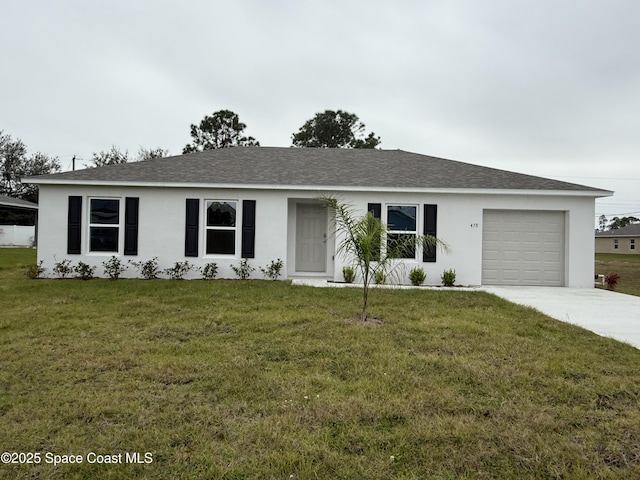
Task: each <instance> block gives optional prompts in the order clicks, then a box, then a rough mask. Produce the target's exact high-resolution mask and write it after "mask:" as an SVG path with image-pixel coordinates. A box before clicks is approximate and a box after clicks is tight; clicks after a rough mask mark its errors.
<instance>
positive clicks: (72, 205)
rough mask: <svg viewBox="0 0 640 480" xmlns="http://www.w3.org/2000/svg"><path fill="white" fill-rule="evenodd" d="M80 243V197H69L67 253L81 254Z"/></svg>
mask: <svg viewBox="0 0 640 480" xmlns="http://www.w3.org/2000/svg"><path fill="white" fill-rule="evenodd" d="M81 241H82V197H75V196H70V197H69V217H68V220H67V253H68V254H71V255H77V254H80V253H81V245H80V244H81Z"/></svg>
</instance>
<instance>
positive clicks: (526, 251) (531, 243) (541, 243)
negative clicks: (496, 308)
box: [482, 210, 564, 286]
mask: <svg viewBox="0 0 640 480" xmlns="http://www.w3.org/2000/svg"><path fill="white" fill-rule="evenodd" d="M482 283H483V284H485V285H547V286H562V285H564V212H550V211H530V210H485V211H484V214H483V221H482Z"/></svg>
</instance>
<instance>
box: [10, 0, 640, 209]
mask: <svg viewBox="0 0 640 480" xmlns="http://www.w3.org/2000/svg"><path fill="white" fill-rule="evenodd" d="M0 5H1V6H2V10H1V11H2V20H0V24H1V28H0V45H1V46H2V59H1V62H2V73H1V74H0V95H1V96H2V97H1V99H2V100H1V102H0V129H2V130H4V132H5V133H8V134H10V135H11V136H13V137H14V138H20V139H22V140H23V141H24V142H25V144H26V145H27V148H28V150H29V152H31V153H33V152H36V151H41V152H43V153H46V154H49V155H52V156H58V157H59V158H60V160H61V162H62V165H63V168H64V169H65V170H67V169H70V168H71V158H72V157H73V156H74V155H76V156H77V157H78V158H79V159H83V160H85V161H88V160H89V159H90V158H91V155H92V153H93V152H98V151H101V150H107V149H109V148H110V147H111V146H112V145H115V146H117V147H118V148H120V149H122V150H125V149H127V150H128V151H129V153H130V154H132V155H134V154H135V153H137V151H138V150H139V148H140V147H145V148H156V147H162V148H165V149H168V150H169V151H170V152H171V153H172V154H180V153H181V152H182V148H183V147H184V145H185V144H187V143H189V142H190V140H191V138H190V136H189V125H190V124H191V123H198V122H199V121H200V120H201V119H202V118H203V117H204V116H205V115H209V114H211V113H213V112H215V111H217V110H221V109H229V110H233V111H234V112H236V113H238V115H239V116H240V120H241V121H243V122H244V123H246V124H247V130H246V132H245V133H246V134H248V135H251V136H253V137H255V138H256V139H257V140H259V141H260V143H261V145H263V146H283V147H287V146H290V145H291V135H292V134H293V133H294V132H296V131H297V130H298V129H299V128H300V126H302V124H303V123H304V122H305V121H306V120H308V119H310V118H312V117H313V116H314V114H315V113H318V112H322V111H324V110H327V109H334V110H335V109H342V110H346V111H349V112H352V113H355V114H357V115H358V116H359V117H360V119H361V120H362V121H363V122H364V123H365V124H366V126H367V132H368V131H374V132H375V133H376V134H377V135H379V136H380V137H381V138H382V144H381V147H382V148H385V149H396V148H399V149H402V150H407V151H412V152H417V153H422V154H427V155H434V156H440V157H444V158H450V159H454V160H460V161H464V162H469V163H476V164H480V165H486V166H491V167H495V168H501V169H506V170H512V171H516V172H523V173H529V174H533V175H540V176H546V177H550V178H557V179H559V180H564V181H571V182H575V183H580V184H585V185H590V186H595V187H601V188H603V189H608V190H615V191H616V194H615V195H614V196H613V197H610V198H606V199H601V200H598V201H597V203H596V210H597V214H601V213H604V214H607V215H609V216H612V215H628V214H633V215H636V216H640V161H639V158H638V156H639V154H640V48H639V47H640V28H638V27H637V22H638V19H639V18H640V2H639V1H638V0H606V1H605V0H579V1H576V0H482V1H478V0H422V1H418V0H415V1H408V0H395V1H382V0H368V1H364V0H363V1H349V0H341V1H327V0H325V1H313V2H311V1H293V0H292V1H285V0H269V1H266V0H264V1H258V0H233V1H231V0H227V1H205V0H199V1H190V0H181V1H168V0H153V1H151V0H23V1H18V0H15V1H9V0H0ZM79 163H80V162H79Z"/></svg>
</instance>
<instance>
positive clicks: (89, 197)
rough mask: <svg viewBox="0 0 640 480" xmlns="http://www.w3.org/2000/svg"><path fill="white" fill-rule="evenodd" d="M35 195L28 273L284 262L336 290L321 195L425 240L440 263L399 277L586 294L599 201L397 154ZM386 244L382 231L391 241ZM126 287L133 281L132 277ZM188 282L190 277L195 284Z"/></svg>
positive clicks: (180, 166)
mask: <svg viewBox="0 0 640 480" xmlns="http://www.w3.org/2000/svg"><path fill="white" fill-rule="evenodd" d="M28 181H29V182H31V183H35V184H38V185H39V186H40V199H41V201H40V225H39V243H38V245H39V248H38V260H41V261H43V262H44V266H45V267H47V268H49V272H50V271H51V270H50V269H51V267H53V265H54V263H55V262H60V261H61V260H64V259H69V260H71V261H72V263H74V264H75V263H76V262H77V261H83V262H85V263H88V264H91V265H96V266H97V267H98V269H97V273H98V274H100V272H102V262H104V261H105V260H107V259H109V258H110V257H111V256H112V255H116V256H118V257H120V258H121V259H122V260H126V259H132V260H135V261H141V260H142V261H145V260H149V259H152V258H153V257H157V258H158V260H159V263H160V267H161V268H168V267H171V266H173V265H174V264H175V262H178V261H185V260H188V261H189V262H190V263H191V264H192V265H196V266H200V267H202V266H204V265H206V264H207V263H210V262H215V263H216V264H217V265H218V272H219V277H227V278H235V275H234V273H233V271H232V269H231V266H233V265H238V264H239V262H240V260H241V259H242V258H247V259H249V263H250V265H251V266H253V267H254V268H256V271H255V272H253V277H255V278H261V277H262V275H261V274H260V270H259V269H258V267H265V266H267V265H268V264H269V263H270V262H272V261H275V260H277V259H281V260H282V261H283V262H284V269H283V277H282V278H299V277H313V278H322V279H329V280H336V281H341V280H342V268H343V266H345V265H349V264H350V261H349V259H345V258H342V257H341V256H339V255H337V254H336V238H335V235H332V231H331V219H330V218H329V212H328V211H327V209H326V207H325V206H324V204H323V203H322V202H321V201H319V198H320V197H321V196H323V195H332V196H335V197H337V198H338V199H340V200H341V201H342V202H344V203H348V204H350V205H351V206H352V207H353V208H355V209H356V210H357V211H358V212H361V213H362V214H364V213H365V212H367V211H372V212H373V213H374V215H376V216H378V217H379V218H380V219H381V220H382V221H383V222H384V223H386V224H387V225H390V226H391V227H392V230H393V229H394V228H395V230H396V232H395V233H401V234H406V235H417V234H422V233H428V234H431V235H435V236H437V237H438V238H440V239H442V240H444V241H445V242H447V243H448V244H449V246H450V248H451V251H450V253H447V254H445V253H443V252H441V251H422V250H421V249H416V250H415V251H414V252H412V253H413V256H411V258H404V259H399V260H398V263H399V264H401V265H402V267H403V268H399V269H398V271H404V272H405V273H402V278H400V280H399V281H400V282H401V283H408V282H409V281H408V272H409V270H410V269H411V268H413V267H415V266H420V267H422V268H424V270H425V272H426V273H427V280H426V284H433V285H439V284H440V277H441V275H442V273H443V271H444V270H448V269H455V271H456V273H457V280H456V283H459V284H464V285H480V284H500V285H550V286H551V285H553V286H568V287H593V276H594V262H593V257H594V242H593V222H594V218H595V198H597V197H602V196H609V195H611V194H612V192H610V191H605V190H601V189H598V188H592V187H587V186H582V185H575V184H571V183H566V182H560V181H556V180H551V179H546V178H540V177H534V176H529V175H523V174H519V173H513V172H508V171H504V170H497V169H493V168H487V167H482V166H477V165H472V164H467V163H462V162H457V161H452V160H446V159H442V158H436V157H430V156H426V155H419V154H416V153H410V152H406V151H402V150H369V149H320V148H279V147H234V148H226V149H219V150H209V151H205V152H199V153H193V154H188V155H179V156H175V157H168V158H162V159H156V160H149V161H144V162H136V163H127V164H120V165H111V166H105V167H100V168H89V169H86V170H80V171H73V172H64V173H57V174H51V175H43V176H38V177H33V178H31V179H29V180H28ZM392 233H393V232H392ZM126 274H127V275H128V276H135V275H136V272H135V271H132V269H129V270H128V271H127V272H126ZM191 277H192V278H197V274H196V273H195V272H193V273H192V274H191Z"/></svg>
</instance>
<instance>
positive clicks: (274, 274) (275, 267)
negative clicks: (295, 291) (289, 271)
mask: <svg viewBox="0 0 640 480" xmlns="http://www.w3.org/2000/svg"><path fill="white" fill-rule="evenodd" d="M283 266H284V263H282V260H280V259H278V260H272V261H271V263H270V264H269V265H267V267H266V268H262V267H260V271H261V272H262V273H263V274H264V276H265V277H267V278H270V279H271V280H277V279H278V277H279V276H280V270H282V267H283Z"/></svg>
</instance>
